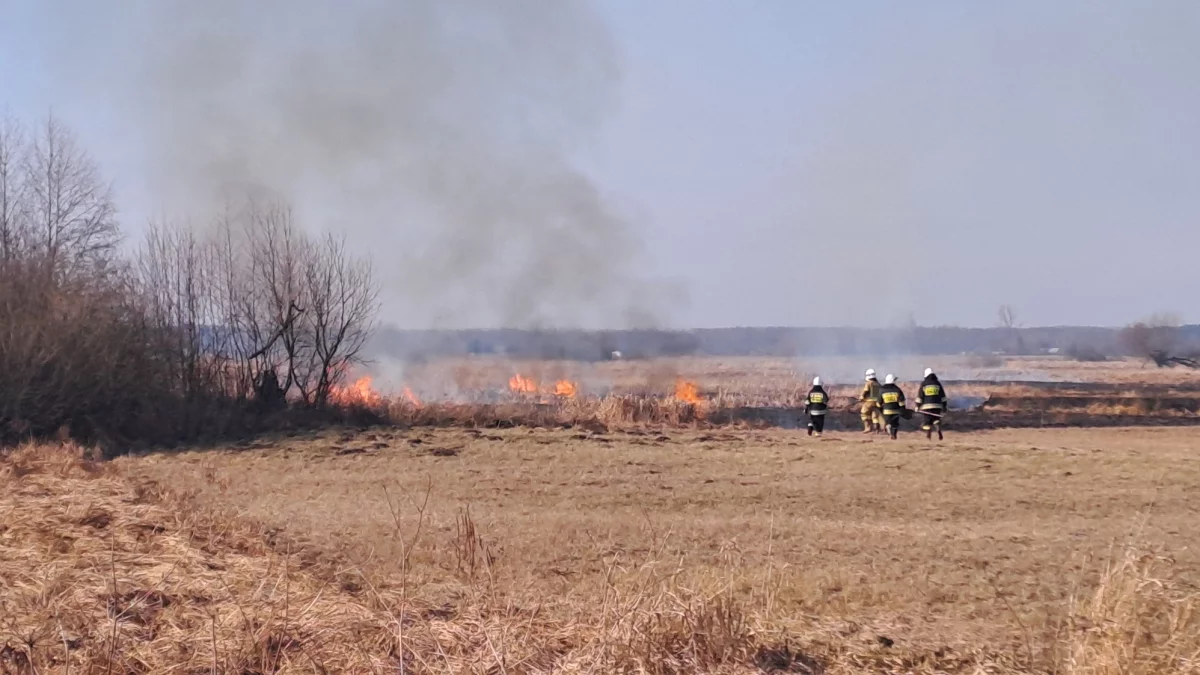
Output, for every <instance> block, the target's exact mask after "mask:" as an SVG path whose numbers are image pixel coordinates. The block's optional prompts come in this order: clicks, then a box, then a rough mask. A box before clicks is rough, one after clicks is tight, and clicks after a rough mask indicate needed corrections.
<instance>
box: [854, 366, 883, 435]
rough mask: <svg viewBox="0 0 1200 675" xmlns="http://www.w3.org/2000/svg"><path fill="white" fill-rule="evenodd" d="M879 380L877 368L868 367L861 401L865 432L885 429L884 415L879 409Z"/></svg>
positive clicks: (860, 396) (877, 431) (876, 431)
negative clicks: (876, 376)
mask: <svg viewBox="0 0 1200 675" xmlns="http://www.w3.org/2000/svg"><path fill="white" fill-rule="evenodd" d="M880 389H881V387H880V386H879V380H877V379H875V369H874V368H868V369H867V382H866V384H864V385H863V389H862V394H860V395H859V397H858V399H859V403H861V404H862V413H861V416H862V422H863V433H864V434H869V433H871V432H875V433H879V432H880V431H883V415H882V414H881V413H880V411H879V392H880Z"/></svg>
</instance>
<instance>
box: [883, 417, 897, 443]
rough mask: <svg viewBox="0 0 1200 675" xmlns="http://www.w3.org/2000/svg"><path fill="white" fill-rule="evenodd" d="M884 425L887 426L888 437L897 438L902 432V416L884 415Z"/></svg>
mask: <svg viewBox="0 0 1200 675" xmlns="http://www.w3.org/2000/svg"><path fill="white" fill-rule="evenodd" d="M883 419H884V424H886V425H887V432H888V435H889V436H891V437H892V438H895V437H896V435H897V434H898V433H899V432H900V415H884V416H883Z"/></svg>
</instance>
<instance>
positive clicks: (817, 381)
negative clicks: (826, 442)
mask: <svg viewBox="0 0 1200 675" xmlns="http://www.w3.org/2000/svg"><path fill="white" fill-rule="evenodd" d="M828 411H829V394H828V393H826V392H825V389H824V388H823V387H822V386H821V378H819V377H814V378H813V386H812V389H809V390H808V398H806V399H804V414H805V415H808V435H809V436H813V435H816V436H817V437H818V438H820V437H821V432H822V431H824V430H825V413H827V412H828Z"/></svg>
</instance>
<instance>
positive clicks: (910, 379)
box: [378, 356, 1200, 403]
mask: <svg viewBox="0 0 1200 675" xmlns="http://www.w3.org/2000/svg"><path fill="white" fill-rule="evenodd" d="M927 366H928V367H932V368H934V369H935V370H937V372H938V373H939V374H940V375H941V377H942V379H944V380H979V381H980V383H979V388H980V389H981V390H994V389H995V388H997V387H1003V386H1006V385H1004V384H1003V383H1004V382H1009V381H1020V380H1034V381H1039V380H1046V381H1057V382H1085V383H1107V384H1112V385H1128V386H1130V387H1134V388H1136V387H1137V386H1140V385H1147V384H1149V385H1165V386H1170V385H1176V386H1182V385H1193V386H1195V385H1198V384H1200V372H1197V371H1194V370H1189V369H1186V368H1156V367H1154V366H1153V365H1147V364H1146V363H1145V362H1144V361H1141V360H1136V359H1116V360H1111V361H1105V362H1099V363H1087V362H1079V361H1073V360H1070V359H1066V358H1062V357H1057V356H1045V357H1020V358H1002V357H997V358H996V360H995V361H994V362H992V361H991V360H990V359H988V360H981V359H980V357H972V356H937V357H929V358H922V357H897V358H893V359H890V360H886V362H879V363H877V362H875V360H872V359H860V358H850V357H837V358H809V359H784V358H766V357H677V358H657V359H650V360H644V361H612V362H604V363H590V364H589V363H578V362H569V361H562V362H554V361H518V360H509V359H505V358H500V357H491V356H484V357H464V358H446V359H438V360H432V361H429V362H427V363H421V364H410V365H408V366H407V367H405V368H404V369H403V370H402V371H396V372H388V368H387V367H385V364H380V367H379V370H380V373H381V376H380V377H379V378H378V382H379V384H380V386H381V388H383V389H384V390H386V391H389V392H391V393H398V392H399V391H400V389H401V388H402V387H404V386H409V387H411V388H412V389H413V391H415V392H416V393H417V394H418V395H420V396H421V397H422V398H423V399H427V400H429V401H437V400H447V399H454V400H469V399H470V398H471V397H472V396H474V395H477V394H479V393H482V392H496V391H504V390H505V389H506V388H507V383H508V380H509V378H510V377H512V376H513V375H514V374H518V373H519V374H522V375H524V376H526V377H530V378H533V379H535V380H537V381H538V382H553V381H555V380H570V381H572V382H576V383H579V384H580V389H581V393H583V394H590V395H602V394H607V393H616V394H656V395H665V394H668V393H670V392H671V391H672V390H673V388H674V385H675V382H676V380H678V379H685V380H689V381H692V382H695V383H697V384H698V385H699V388H700V389H701V390H702V391H704V392H707V393H709V394H712V395H715V394H718V393H725V394H731V395H737V396H740V397H743V398H745V399H748V400H752V401H755V402H758V403H773V402H778V401H780V400H786V399H792V398H797V397H798V396H800V395H802V394H803V392H805V391H807V390H808V387H809V384H810V382H811V380H812V377H813V376H814V375H820V376H821V377H822V378H823V379H824V380H825V381H826V383H827V384H830V385H836V386H841V387H849V388H851V389H853V388H856V387H858V386H860V383H861V381H862V372H863V369H865V368H867V367H874V368H875V369H876V370H877V371H878V372H879V375H880V378H882V377H883V375H884V374H885V373H888V372H893V373H895V374H896V376H897V377H899V378H900V379H901V381H902V382H907V383H910V384H911V383H915V382H919V381H920V379H921V374H922V372H923V370H924V369H925V368H926V367H927Z"/></svg>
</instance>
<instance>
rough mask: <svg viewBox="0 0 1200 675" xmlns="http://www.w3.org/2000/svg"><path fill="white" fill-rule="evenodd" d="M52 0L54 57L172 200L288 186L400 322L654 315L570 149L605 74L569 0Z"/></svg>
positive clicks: (604, 53) (599, 103)
mask: <svg viewBox="0 0 1200 675" xmlns="http://www.w3.org/2000/svg"><path fill="white" fill-rule="evenodd" d="M52 1H55V0H52ZM56 1H57V7H58V8H60V9H61V11H60V12H59V17H60V19H61V20H62V21H64V22H65V26H64V28H63V30H64V31H66V32H64V33H63V37H64V38H66V39H69V40H71V41H73V42H74V48H73V49H71V50H69V51H66V50H60V54H63V53H66V54H70V55H77V57H79V58H82V59H87V61H76V62H73V63H65V64H60V65H65V66H68V72H71V73H73V74H74V77H75V78H77V79H78V80H79V81H88V82H91V83H93V84H94V89H93V91H92V94H93V98H94V99H95V100H96V101H97V104H98V105H101V106H107V107H109V108H117V109H119V110H120V116H119V117H120V119H121V121H122V122H123V123H124V124H125V125H126V126H127V129H126V133H128V134H129V137H130V139H131V142H132V144H133V145H134V146H135V147H136V148H138V149H139V150H140V151H141V152H142V153H143V156H142V157H141V160H142V161H143V163H144V166H145V168H146V170H147V171H148V174H149V176H150V177H151V181H150V183H149V184H148V190H149V191H150V192H151V194H153V195H154V196H155V198H159V199H161V200H162V204H163V207H164V208H165V209H166V210H167V211H169V212H177V211H180V210H183V211H186V212H188V213H189V214H190V215H191V216H192V217H193V218H195V217H198V216H200V215H201V214H203V213H205V212H212V211H213V210H214V208H215V207H218V206H219V205H220V200H221V198H223V197H229V196H230V195H237V194H239V193H241V192H242V191H244V190H246V189H258V190H267V191H271V192H275V193H280V194H283V195H286V196H287V198H289V199H290V200H292V201H293V203H295V204H296V206H297V212H298V213H299V214H301V217H302V219H304V220H306V222H307V223H309V224H313V223H315V224H317V225H319V226H323V227H329V228H331V229H334V230H344V231H345V232H346V233H347V236H348V238H349V240H350V241H351V244H352V245H357V246H358V247H360V249H362V250H366V251H368V252H370V253H371V254H372V256H373V258H374V261H375V264H376V268H377V270H378V271H379V272H380V273H381V278H382V281H383V284H384V288H383V297H384V301H385V306H386V308H387V311H388V314H389V316H386V317H385V319H391V320H398V321H399V322H401V323H404V324H407V325H410V326H416V327H423V326H437V327H458V326H465V325H471V326H489V325H504V326H531V325H574V326H590V325H609V326H614V327H620V326H623V325H630V324H646V323H648V322H651V321H652V319H653V317H654V314H655V312H654V308H653V307H652V304H653V303H649V304H647V303H648V302H649V301H648V300H647V298H648V295H647V293H646V292H645V287H644V286H642V285H641V284H640V283H638V282H636V281H635V280H634V274H633V270H631V269H630V267H631V266H632V265H633V263H634V257H635V255H636V252H637V251H636V246H635V243H636V242H635V240H634V238H633V237H632V236H631V232H630V230H629V228H628V226H627V224H626V223H625V222H624V221H623V220H622V219H621V217H620V216H619V215H618V214H616V213H614V212H613V210H612V209H611V208H610V207H609V206H608V205H607V204H606V202H605V199H604V197H603V195H602V194H600V192H599V191H598V189H597V187H596V186H595V185H593V184H592V183H591V182H590V181H589V179H588V178H587V177H586V176H585V175H584V174H583V173H582V172H580V171H579V170H577V169H576V168H575V166H574V165H573V158H574V156H575V155H576V154H577V152H578V151H580V149H581V148H583V147H584V146H583V144H584V143H585V142H586V141H587V139H588V137H589V135H590V134H592V133H593V132H594V131H596V130H597V128H598V126H599V125H600V123H601V122H602V120H603V119H604V118H605V116H606V115H607V114H608V113H609V112H611V110H612V108H613V106H614V104H615V102H616V101H615V96H616V94H617V88H618V84H619V77H618V76H619V73H618V66H617V59H616V55H615V53H614V47H613V44H612V43H611V42H610V39H609V35H608V32H607V29H606V27H605V26H604V25H603V23H602V22H601V21H600V20H599V18H598V17H597V16H596V15H594V14H593V13H592V12H591V11H590V9H589V7H588V6H587V5H586V4H585V2H583V1H582V0H554V1H553V2H545V1H541V0H504V1H503V2H496V1H494V0H286V1H285V0H256V1H255V2H245V1H244V0H203V1H201V0H123V1H116V0H114V1H112V2H105V3H95V2H90V1H89V0H56ZM81 45H86V46H87V47H86V48H81ZM64 58H65V57H64ZM73 58H74V57H73Z"/></svg>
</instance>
